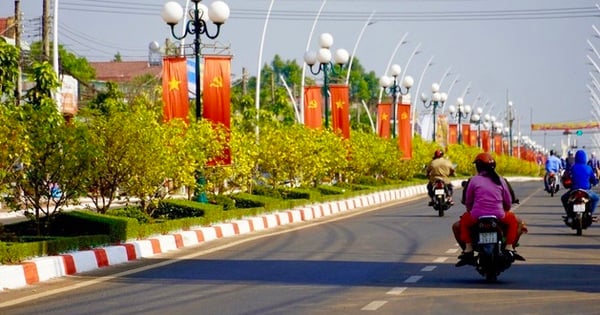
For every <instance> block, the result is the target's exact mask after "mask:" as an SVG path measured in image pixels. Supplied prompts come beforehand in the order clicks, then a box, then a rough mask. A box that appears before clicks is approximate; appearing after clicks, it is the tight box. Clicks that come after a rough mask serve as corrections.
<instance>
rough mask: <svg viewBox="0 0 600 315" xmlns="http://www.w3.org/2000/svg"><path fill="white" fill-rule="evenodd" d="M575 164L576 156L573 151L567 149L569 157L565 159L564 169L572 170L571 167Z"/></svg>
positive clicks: (566, 170)
mask: <svg viewBox="0 0 600 315" xmlns="http://www.w3.org/2000/svg"><path fill="white" fill-rule="evenodd" d="M573 164H575V157H574V156H573V151H571V150H569V151H567V157H566V158H565V159H564V160H563V169H565V172H570V171H571V167H573Z"/></svg>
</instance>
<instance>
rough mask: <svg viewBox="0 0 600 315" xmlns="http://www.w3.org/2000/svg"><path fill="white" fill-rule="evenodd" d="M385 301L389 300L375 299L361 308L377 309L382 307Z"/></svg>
mask: <svg viewBox="0 0 600 315" xmlns="http://www.w3.org/2000/svg"><path fill="white" fill-rule="evenodd" d="M385 303H387V301H373V302H371V303H369V304H367V305H365V306H364V307H363V308H361V309H360V310H361V311H376V310H377V309H379V308H380V307H382V306H383V305H384V304H385Z"/></svg>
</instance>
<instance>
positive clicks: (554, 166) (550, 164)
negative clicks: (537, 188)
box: [544, 150, 562, 192]
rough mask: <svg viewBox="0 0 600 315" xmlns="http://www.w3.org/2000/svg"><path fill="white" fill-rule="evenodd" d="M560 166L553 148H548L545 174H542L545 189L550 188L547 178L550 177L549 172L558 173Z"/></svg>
mask: <svg viewBox="0 0 600 315" xmlns="http://www.w3.org/2000/svg"><path fill="white" fill-rule="evenodd" d="M561 168H562V162H561V160H560V159H559V158H558V157H557V156H556V152H555V151H554V150H550V155H549V156H548V159H547V160H546V174H544V188H545V189H546V191H548V192H549V191H550V188H549V187H548V178H549V177H550V174H553V173H554V174H557V175H558V173H559V172H560V169H561Z"/></svg>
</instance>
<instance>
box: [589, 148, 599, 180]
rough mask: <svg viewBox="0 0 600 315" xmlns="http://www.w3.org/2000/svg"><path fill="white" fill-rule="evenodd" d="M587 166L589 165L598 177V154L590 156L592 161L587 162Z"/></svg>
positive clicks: (593, 153)
mask: <svg viewBox="0 0 600 315" xmlns="http://www.w3.org/2000/svg"><path fill="white" fill-rule="evenodd" d="M587 165H589V166H590V167H591V168H592V170H594V174H596V177H598V176H599V175H598V174H600V160H598V158H597V157H596V152H592V154H591V155H590V159H589V160H588V162H587Z"/></svg>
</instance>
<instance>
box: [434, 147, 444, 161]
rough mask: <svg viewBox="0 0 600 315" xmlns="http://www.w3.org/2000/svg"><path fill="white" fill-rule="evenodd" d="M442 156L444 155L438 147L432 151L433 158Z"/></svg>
mask: <svg viewBox="0 0 600 315" xmlns="http://www.w3.org/2000/svg"><path fill="white" fill-rule="evenodd" d="M442 156H444V151H442V150H440V149H437V150H435V152H433V158H434V159H439V158H441V157H442Z"/></svg>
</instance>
